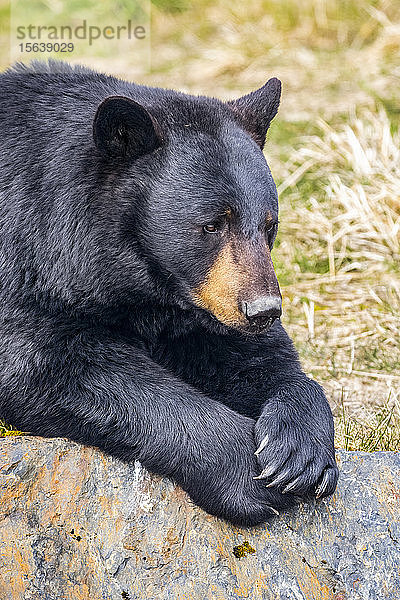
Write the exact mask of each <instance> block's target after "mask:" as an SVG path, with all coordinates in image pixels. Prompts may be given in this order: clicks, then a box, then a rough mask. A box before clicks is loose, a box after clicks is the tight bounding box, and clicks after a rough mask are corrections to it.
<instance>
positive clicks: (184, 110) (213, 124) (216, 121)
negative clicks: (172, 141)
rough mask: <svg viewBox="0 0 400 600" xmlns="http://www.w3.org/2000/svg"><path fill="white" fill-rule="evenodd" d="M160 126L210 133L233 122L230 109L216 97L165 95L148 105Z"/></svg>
mask: <svg viewBox="0 0 400 600" xmlns="http://www.w3.org/2000/svg"><path fill="white" fill-rule="evenodd" d="M149 110H150V112H151V114H152V115H153V116H154V117H155V118H156V119H157V121H158V122H159V124H160V125H161V126H164V127H167V128H168V129H169V130H174V129H177V128H179V129H183V128H186V129H187V130H188V131H193V130H199V131H206V132H207V131H208V132H210V133H212V132H215V131H216V130H219V129H220V128H221V127H223V126H224V125H225V124H226V123H233V122H234V115H233V113H232V111H231V110H230V109H229V107H228V106H226V105H225V104H224V103H223V102H221V101H220V100H218V99H216V98H209V97H206V96H189V95H183V94H182V95H175V94H171V95H168V94H167V95H165V96H161V97H158V98H157V102H154V103H152V104H151V105H150V106H149Z"/></svg>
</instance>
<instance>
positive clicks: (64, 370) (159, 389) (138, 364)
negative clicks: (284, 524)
mask: <svg viewBox="0 0 400 600" xmlns="http://www.w3.org/2000/svg"><path fill="white" fill-rule="evenodd" d="M40 334H41V335H42V334H43V332H40ZM13 339H15V336H14V338H13ZM46 339H50V338H49V337H46ZM27 343H29V340H27ZM53 344H54V346H53ZM51 345H52V348H51ZM51 345H50V343H49V344H48V346H47V348H46V354H44V353H43V352H41V353H40V354H38V355H37V356H35V357H33V358H34V360H32V362H31V363H30V362H29V360H30V355H29V354H28V353H26V357H27V358H26V360H24V368H25V371H21V366H20V365H19V366H18V365H17V363H15V362H13V360H12V356H11V354H10V355H9V358H10V362H9V368H8V370H6V371H3V375H2V376H0V381H1V384H0V389H1V392H2V393H1V401H0V414H1V415H2V417H4V418H5V419H6V420H7V419H9V420H10V421H11V422H12V423H13V425H14V426H16V427H18V428H20V429H22V430H24V431H29V432H31V433H34V434H37V435H43V436H47V437H55V436H62V437H68V438H70V439H72V440H75V441H78V442H81V443H83V444H90V445H94V446H97V447H99V448H100V449H102V450H104V451H105V452H107V453H109V454H112V455H114V456H116V457H118V458H120V459H122V460H125V461H133V460H135V459H138V460H140V461H141V462H142V464H143V465H144V466H145V467H147V468H148V469H149V470H150V471H153V472H155V473H159V474H161V475H166V476H169V477H171V478H173V479H174V480H175V481H176V482H177V483H178V484H179V485H181V487H182V488H183V489H185V490H186V491H187V492H188V493H189V495H190V496H191V498H192V500H193V501H194V502H195V503H196V504H198V505H199V506H201V507H202V508H203V509H204V510H206V511H207V512H209V513H211V514H213V515H217V516H219V517H222V518H225V519H228V520H230V521H232V522H234V523H237V524H241V525H254V524H257V523H260V522H263V521H265V520H266V519H267V518H268V517H269V516H271V515H272V514H274V513H275V512H276V509H279V508H284V507H288V506H291V505H293V503H294V500H295V498H294V496H292V495H290V494H285V495H283V494H281V493H280V492H278V491H277V490H268V489H266V486H265V482H264V481H257V480H256V479H254V477H255V476H256V475H257V474H258V473H259V466H258V463H257V458H256V456H255V454H254V452H255V450H256V446H255V441H254V423H255V422H254V420H253V419H250V418H248V417H245V416H243V415H240V414H238V413H236V412H235V411H233V410H231V409H230V408H228V407H227V406H225V405H223V404H221V403H219V402H217V401H215V400H212V399H211V398H209V397H207V396H206V395H205V394H203V393H201V392H200V391H198V390H196V389H195V388H193V387H191V386H190V385H188V384H186V383H184V382H183V381H181V380H180V379H178V378H177V377H174V376H173V375H172V374H170V373H169V372H168V371H167V370H166V369H164V368H162V367H161V366H159V365H158V364H156V363H154V362H152V361H151V360H150V358H148V357H147V355H145V354H144V353H143V352H142V351H141V350H139V349H137V348H135V347H133V346H132V345H128V344H125V343H123V342H120V341H117V342H116V341H109V340H108V339H104V338H102V339H101V341H100V340H99V339H93V338H92V337H90V338H88V337H86V334H82V335H79V336H78V338H75V339H73V340H72V339H69V340H66V339H65V338H64V339H61V338H60V339H59V340H58V341H57V340H55V339H54V337H53V338H52V340H51ZM21 348H23V341H22V340H19V342H18V348H16V351H18V352H21ZM14 364H15V365H16V366H15V368H14ZM44 374H46V375H44Z"/></svg>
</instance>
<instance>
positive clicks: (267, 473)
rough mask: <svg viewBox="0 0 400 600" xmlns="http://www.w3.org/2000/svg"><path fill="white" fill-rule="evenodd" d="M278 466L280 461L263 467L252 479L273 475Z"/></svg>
mask: <svg viewBox="0 0 400 600" xmlns="http://www.w3.org/2000/svg"><path fill="white" fill-rule="evenodd" d="M279 467H280V463H273V464H272V465H269V466H268V467H265V469H263V470H262V471H261V473H260V474H259V475H256V476H255V477H253V479H267V478H268V477H271V475H273V474H274V473H275V472H276V471H277V470H278V469H279Z"/></svg>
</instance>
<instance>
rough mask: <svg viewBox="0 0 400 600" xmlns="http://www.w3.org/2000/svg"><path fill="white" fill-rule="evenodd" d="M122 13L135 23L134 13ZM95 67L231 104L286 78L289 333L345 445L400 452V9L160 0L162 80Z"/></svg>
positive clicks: (154, 48) (281, 153)
mask: <svg viewBox="0 0 400 600" xmlns="http://www.w3.org/2000/svg"><path fill="white" fill-rule="evenodd" d="M108 1H109V0H106V3H107V2H108ZM87 2H88V4H87V7H88V11H89V12H88V14H87V18H88V20H90V10H89V9H90V4H89V0H87ZM106 3H103V4H106ZM82 4H83V5H85V3H84V2H83V3H82V2H81V3H80V10H81V14H82ZM47 5H48V6H52V5H53V3H52V2H47ZM85 6H86V5H85ZM112 6H113V10H114V12H115V14H116V15H117V16H118V19H120V21H121V22H123V21H124V20H126V19H127V18H129V15H130V12H131V8H130V4H129V3H128V2H126V1H121V2H119V3H113V5H112ZM8 9H9V5H8V4H5V3H3V4H0V16H1V24H2V28H1V30H0V35H1V39H2V41H3V42H4V44H3V46H4V47H5V48H6V47H7V45H8V37H7V36H8V29H7V14H8V13H7V11H8ZM83 14H84V13H83ZM79 59H80V57H79V56H76V57H74V62H79ZM7 61H8V57H7V54H6V53H3V54H1V55H0V63H1V65H2V66H6V65H7ZM85 62H87V63H89V64H92V65H93V66H96V67H97V68H101V70H103V71H105V72H110V73H114V74H119V75H121V76H124V77H126V78H132V77H135V79H136V80H137V81H139V82H141V83H148V84H150V85H159V86H163V87H174V88H177V89H181V90H183V91H188V92H192V93H202V94H210V95H215V96H219V97H222V98H232V97H235V96H238V95H241V94H243V93H247V92H248V91H250V90H252V89H255V88H257V87H259V86H260V85H262V84H263V83H264V82H265V81H266V79H267V78H268V77H270V76H277V77H279V78H280V79H281V80H282V82H283V99H282V104H281V109H280V113H279V116H278V117H277V119H276V120H275V121H274V123H273V124H272V126H271V129H270V132H269V136H268V142H267V145H266V156H267V158H268V161H269V163H270V166H271V168H272V171H273V174H274V176H275V179H276V181H277V184H278V187H279V192H280V203H281V214H280V221H281V225H280V233H279V237H278V241H277V246H276V249H275V250H274V254H273V257H274V262H275V266H276V269H277V272H278V277H279V280H280V283H281V287H282V292H283V296H284V316H283V323H284V325H285V326H286V328H287V329H288V331H289V333H290V334H291V335H292V337H293V339H294V341H295V343H296V346H297V348H298V350H299V352H300V356H301V359H302V362H303V364H304V367H305V370H306V371H307V373H309V374H310V375H312V376H313V377H314V378H316V379H318V380H319V381H320V382H321V383H322V384H323V385H324V387H325V389H326V391H327V394H328V397H329V400H330V403H331V406H332V408H333V411H334V413H335V415H336V424H337V445H338V446H340V447H346V448H348V449H359V448H360V449H362V448H364V449H367V450H375V449H400V397H399V392H400V335H399V331H400V174H399V171H400V150H399V148H400V144H399V142H400V133H399V127H398V124H399V115H400V100H399V98H400V3H399V2H391V1H387V0H358V1H356V0H304V1H303V2H301V3H299V2H298V1H297V0H249V1H248V2H247V3H237V4H236V5H235V4H234V3H232V2H228V1H227V0H217V1H211V0H197V2H194V0H154V1H153V3H152V5H151V69H150V70H145V69H144V68H141V65H140V64H138V60H137V56H136V55H135V54H134V53H133V52H129V51H126V52H118V53H114V54H112V53H111V54H110V55H109V56H104V52H102V53H101V56H99V53H97V54H96V49H95V48H94V49H93V55H92V57H91V58H85Z"/></svg>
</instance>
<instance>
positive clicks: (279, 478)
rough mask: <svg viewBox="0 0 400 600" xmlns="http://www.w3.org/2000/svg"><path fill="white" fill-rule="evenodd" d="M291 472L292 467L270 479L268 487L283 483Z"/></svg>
mask: <svg viewBox="0 0 400 600" xmlns="http://www.w3.org/2000/svg"><path fill="white" fill-rule="evenodd" d="M290 473H291V469H286V470H285V471H283V473H281V474H280V475H278V476H277V477H275V479H273V480H272V481H270V482H269V483H268V484H267V485H266V487H267V488H270V487H276V486H277V485H280V484H281V483H283V482H284V481H285V479H286V478H287V477H288V475H290Z"/></svg>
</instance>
